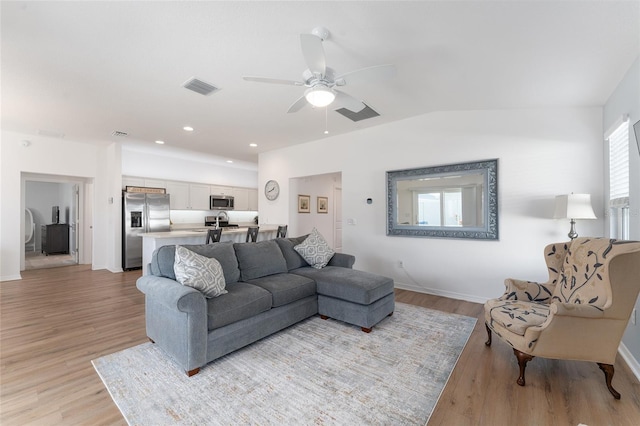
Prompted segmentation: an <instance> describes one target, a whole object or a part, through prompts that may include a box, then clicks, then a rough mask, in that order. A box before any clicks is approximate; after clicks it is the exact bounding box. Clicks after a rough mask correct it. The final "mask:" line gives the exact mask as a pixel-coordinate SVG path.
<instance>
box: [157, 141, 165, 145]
mask: <svg viewBox="0 0 640 426" xmlns="http://www.w3.org/2000/svg"><path fill="white" fill-rule="evenodd" d="M156 143H157V144H158V145H164V141H156Z"/></svg>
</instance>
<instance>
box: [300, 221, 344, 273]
mask: <svg viewBox="0 0 640 426" xmlns="http://www.w3.org/2000/svg"><path fill="white" fill-rule="evenodd" d="M294 250H295V251H297V252H298V253H299V254H300V256H302V258H303V259H304V260H306V261H307V263H308V264H309V265H311V266H313V267H314V268H316V269H321V268H324V267H325V266H327V263H329V261H330V260H331V258H332V257H333V255H334V254H335V253H336V252H335V251H333V249H332V248H331V247H329V244H327V241H326V240H325V239H324V237H323V236H322V235H321V234H320V233H319V232H318V230H317V229H316V228H313V231H311V233H310V234H309V236H308V237H307V238H306V239H305V240H304V241H303V242H302V243H301V244H298V245H297V246H295V247H294Z"/></svg>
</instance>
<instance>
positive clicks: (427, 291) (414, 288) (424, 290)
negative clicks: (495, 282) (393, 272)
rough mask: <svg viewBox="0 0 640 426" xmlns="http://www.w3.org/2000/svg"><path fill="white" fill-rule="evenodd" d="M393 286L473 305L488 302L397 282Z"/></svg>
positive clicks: (474, 297)
mask: <svg viewBox="0 0 640 426" xmlns="http://www.w3.org/2000/svg"><path fill="white" fill-rule="evenodd" d="M394 285H395V287H396V288H399V289H401V290H411V291H415V292H416V293H425V294H433V295H435V296H443V297H449V298H451V299H457V300H464V301H467V302H473V303H480V304H484V303H485V302H486V301H487V300H489V299H488V298H484V297H478V296H473V295H470V294H463V293H455V292H452V291H444V290H438V289H433V288H424V287H418V286H416V285H412V284H406V283H400V282H398V281H396V282H395V283H394Z"/></svg>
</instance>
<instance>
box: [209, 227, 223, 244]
mask: <svg viewBox="0 0 640 426" xmlns="http://www.w3.org/2000/svg"><path fill="white" fill-rule="evenodd" d="M221 235H222V228H218V229H209V230H208V231H207V244H209V243H217V242H218V241H220V236H221Z"/></svg>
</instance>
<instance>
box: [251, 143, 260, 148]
mask: <svg viewBox="0 0 640 426" xmlns="http://www.w3.org/2000/svg"><path fill="white" fill-rule="evenodd" d="M249 146H250V147H252V148H255V147H257V146H258V144H257V143H250V144H249Z"/></svg>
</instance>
